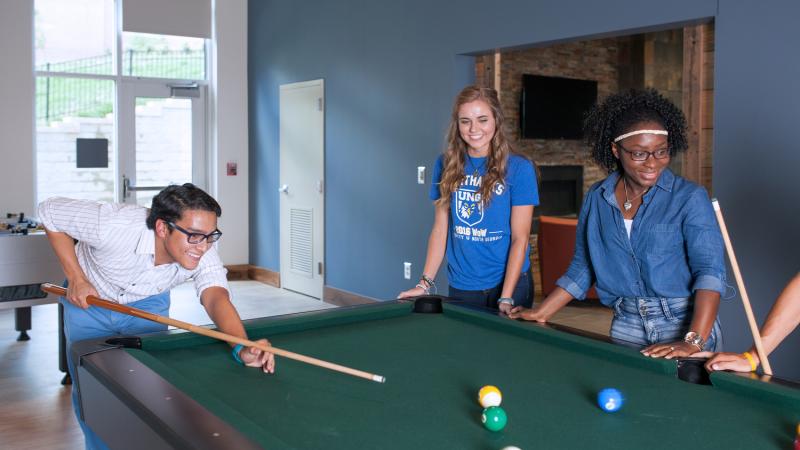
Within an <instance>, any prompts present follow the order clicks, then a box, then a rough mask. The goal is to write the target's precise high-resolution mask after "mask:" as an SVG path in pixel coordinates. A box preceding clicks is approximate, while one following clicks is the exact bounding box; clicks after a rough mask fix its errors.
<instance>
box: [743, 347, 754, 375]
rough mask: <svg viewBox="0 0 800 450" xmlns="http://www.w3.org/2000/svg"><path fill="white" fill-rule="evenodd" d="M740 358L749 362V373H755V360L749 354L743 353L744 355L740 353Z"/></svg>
mask: <svg viewBox="0 0 800 450" xmlns="http://www.w3.org/2000/svg"><path fill="white" fill-rule="evenodd" d="M742 356H744V357H745V358H747V360H748V361H749V362H750V371H751V372H755V371H756V367H758V366H756V360H755V358H753V355H751V354H750V352H744V353H742Z"/></svg>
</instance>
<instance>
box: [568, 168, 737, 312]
mask: <svg viewBox="0 0 800 450" xmlns="http://www.w3.org/2000/svg"><path fill="white" fill-rule="evenodd" d="M619 176H620V173H619V172H614V173H612V174H611V175H610V176H609V177H608V178H606V179H605V180H603V181H601V182H598V183H597V184H595V185H593V186H592V187H591V188H590V189H589V192H588V193H587V195H586V200H584V202H583V206H582V207H581V213H580V216H579V217H578V227H577V236H576V240H575V255H574V256H573V258H572V262H571V263H570V265H569V268H568V269H567V273H566V274H564V276H562V277H561V278H559V279H558V281H557V282H556V284H557V285H558V286H560V287H561V288H563V289H565V290H566V291H567V292H569V293H570V294H571V295H572V296H573V297H575V298H577V299H583V298H584V297H585V295H586V292H587V291H588V290H589V288H590V287H591V286H592V284H593V283H596V288H597V293H598V295H599V296H600V301H601V302H602V303H603V304H605V305H610V304H611V303H612V302H613V301H614V300H615V299H616V298H619V297H666V298H678V297H689V296H690V295H691V294H692V293H693V292H694V291H695V290H697V289H707V290H711V291H717V292H719V293H720V294H724V292H725V256H724V247H723V241H722V234H721V233H720V230H719V225H718V224H717V221H716V217H715V215H714V210H713V208H712V205H711V202H710V201H709V199H708V194H707V193H706V191H705V189H704V188H702V187H700V186H698V185H696V184H694V183H692V182H690V181H688V180H686V179H684V178H681V177H679V176H676V175H674V174H673V173H672V172H671V171H670V170H669V169H665V170H664V172H662V173H661V176H660V177H659V178H658V181H657V182H656V185H655V186H654V187H653V188H651V189H650V190H649V191H648V192H647V193H646V194H645V195H644V197H643V200H642V205H641V206H640V207H639V210H638V211H637V212H636V216H634V218H633V227H632V229H631V235H630V239H629V238H628V235H627V232H626V230H625V223H624V222H623V217H622V211H620V209H619V205H618V204H617V199H616V197H615V195H614V187H615V186H616V184H617V180H619Z"/></svg>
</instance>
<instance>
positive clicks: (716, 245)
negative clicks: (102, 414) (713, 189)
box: [642, 189, 725, 359]
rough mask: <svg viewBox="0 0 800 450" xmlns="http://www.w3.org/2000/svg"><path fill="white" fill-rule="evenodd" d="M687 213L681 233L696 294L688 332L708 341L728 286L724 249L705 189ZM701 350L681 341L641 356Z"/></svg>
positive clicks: (698, 192) (695, 196) (689, 204)
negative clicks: (723, 294) (725, 287)
mask: <svg viewBox="0 0 800 450" xmlns="http://www.w3.org/2000/svg"><path fill="white" fill-rule="evenodd" d="M686 211H687V214H686V218H685V219H684V222H683V224H682V232H683V236H684V240H685V241H686V244H685V245H686V257H687V262H688V265H689V270H690V271H691V273H692V286H691V290H692V292H693V294H694V315H693V316H692V323H691V325H690V328H689V330H688V331H694V332H696V333H698V334H700V336H701V337H702V338H703V340H707V339H708V337H709V335H710V334H711V329H712V327H713V326H714V320H716V318H717V311H718V310H719V299H720V294H721V293H722V292H723V291H724V286H725V283H724V279H725V246H724V244H723V241H722V233H721V232H720V230H719V225H718V224H717V219H716V215H715V214H714V210H713V208H712V207H711V201H710V200H709V199H708V194H706V192H705V190H703V189H697V190H696V191H694V192H693V193H692V195H691V196H690V197H689V199H688V201H687V203H686ZM698 351H700V349H698V348H697V347H696V346H695V345H692V344H689V343H687V342H684V341H683V340H680V341H675V342H664V343H660V344H655V345H651V346H649V347H647V348H645V349H643V350H642V353H643V354H644V355H646V356H652V357H654V358H660V357H664V358H668V359H669V358H675V357H682V356H689V355H691V354H693V353H696V352H698Z"/></svg>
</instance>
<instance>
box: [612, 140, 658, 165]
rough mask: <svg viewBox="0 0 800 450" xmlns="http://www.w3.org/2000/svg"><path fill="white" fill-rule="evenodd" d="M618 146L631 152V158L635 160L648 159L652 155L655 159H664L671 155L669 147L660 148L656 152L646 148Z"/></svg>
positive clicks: (626, 151)
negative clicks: (629, 148) (631, 148)
mask: <svg viewBox="0 0 800 450" xmlns="http://www.w3.org/2000/svg"><path fill="white" fill-rule="evenodd" d="M617 148H621V149H622V151H624V152H625V153H627V154H629V155H630V156H631V159H632V160H634V161H647V159H648V158H650V157H651V156H652V157H653V158H655V159H664V158H666V157H668V156H669V149H668V148H660V149H658V150H656V151H654V152H646V151H644V150H633V151H631V150H628V149H627V148H625V147H623V146H621V145H619V144H617Z"/></svg>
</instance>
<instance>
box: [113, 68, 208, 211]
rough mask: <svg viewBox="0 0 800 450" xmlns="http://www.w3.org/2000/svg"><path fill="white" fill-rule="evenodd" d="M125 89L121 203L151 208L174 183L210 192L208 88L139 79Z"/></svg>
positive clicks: (122, 91)
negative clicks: (206, 91) (208, 167)
mask: <svg viewBox="0 0 800 450" xmlns="http://www.w3.org/2000/svg"><path fill="white" fill-rule="evenodd" d="M120 88H121V89H120V105H119V120H120V122H119V130H120V166H119V178H118V179H119V181H120V189H119V194H120V197H121V201H123V202H125V203H134V204H138V205H141V206H147V207H149V206H150V204H151V202H152V199H153V196H155V195H156V194H157V193H158V192H159V191H160V190H161V189H163V188H164V187H166V186H169V185H171V184H183V183H188V182H191V183H194V184H196V185H197V186H199V187H201V188H203V189H207V188H208V187H207V185H206V184H207V166H206V158H205V154H206V151H205V148H206V145H205V143H206V136H205V131H204V127H203V124H204V123H205V90H206V89H205V86H197V85H196V84H195V85H168V84H165V83H155V82H152V83H151V82H147V83H145V82H142V81H140V80H136V81H123V82H122V85H121V86H120Z"/></svg>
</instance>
